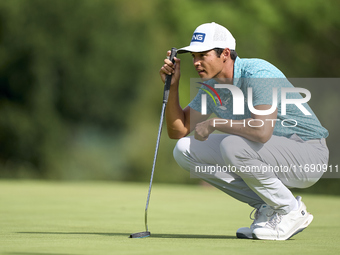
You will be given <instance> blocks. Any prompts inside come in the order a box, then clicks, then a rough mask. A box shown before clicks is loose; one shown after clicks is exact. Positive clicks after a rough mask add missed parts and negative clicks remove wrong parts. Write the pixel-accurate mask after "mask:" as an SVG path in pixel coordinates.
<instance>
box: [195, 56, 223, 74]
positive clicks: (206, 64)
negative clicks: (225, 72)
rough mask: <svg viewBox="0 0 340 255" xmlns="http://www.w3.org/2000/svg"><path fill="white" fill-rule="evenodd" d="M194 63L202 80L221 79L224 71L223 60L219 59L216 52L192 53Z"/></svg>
mask: <svg viewBox="0 0 340 255" xmlns="http://www.w3.org/2000/svg"><path fill="white" fill-rule="evenodd" d="M191 55H192V57H193V63H194V66H195V68H196V71H197V72H198V75H199V76H200V77H201V79H202V80H209V79H212V78H219V76H221V72H222V69H223V58H222V57H217V54H216V52H215V51H214V50H209V51H204V52H192V53H191Z"/></svg>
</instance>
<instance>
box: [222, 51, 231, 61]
mask: <svg viewBox="0 0 340 255" xmlns="http://www.w3.org/2000/svg"><path fill="white" fill-rule="evenodd" d="M222 57H223V62H226V61H227V60H228V58H230V49H229V48H225V49H224V50H223V52H222Z"/></svg>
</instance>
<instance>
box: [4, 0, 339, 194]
mask: <svg viewBox="0 0 340 255" xmlns="http://www.w3.org/2000/svg"><path fill="white" fill-rule="evenodd" d="M339 10H340V2H339V1H337V0H328V1H321V0H299V1H296V0H285V1H270V0H256V1H255V0H253V1H252V0H238V1H231V0H230V1H219V0H212V1H202V0H186V1H183V0H173V1H171V2H169V1H163V0H143V1H140V0H125V1H123V0H98V1H93V0H55V1H46V0H11V1H1V2H0V177H1V178H39V179H54V180H89V179H90V180H118V181H148V180H149V178H150V171H151V166H152V159H153V153H154V148H155V143H156V137H157V130H158V123H159V116H160V111H161V104H162V91H163V84H162V82H161V80H160V78H159V74H158V71H159V69H160V67H161V66H162V64H163V59H164V57H165V54H166V51H167V50H168V49H170V48H171V47H182V46H186V45H188V44H189V43H190V39H191V36H192V33H193V31H194V29H195V28H196V27H197V26H198V25H200V24H202V23H205V22H212V21H215V22H217V23H219V24H221V25H224V26H226V27H227V28H228V29H229V30H230V31H231V32H232V33H233V35H234V37H235V38H236V41H237V48H236V49H237V52H238V55H239V56H240V57H243V58H252V57H256V58H262V59H265V60H268V61H269V62H271V63H273V64H274V65H275V66H277V67H278V68H279V69H281V70H282V71H283V72H284V73H285V74H286V76H287V77H319V78H320V77H334V78H335V77H338V76H339V68H340V18H339V15H338V12H339ZM179 57H180V58H181V60H182V65H181V70H182V72H181V73H182V77H181V81H182V83H181V91H180V93H181V104H182V106H183V107H184V106H185V105H186V104H188V103H189V83H190V78H193V77H197V75H196V72H195V70H194V68H193V67H192V64H191V63H192V62H191V57H190V56H189V54H188V55H181V56H179ZM305 88H307V89H309V90H310V91H311V92H312V100H311V101H310V104H311V105H312V108H313V109H314V111H315V112H316V113H317V115H318V117H319V119H320V121H321V122H322V123H323V125H324V126H325V127H326V128H327V129H328V130H329V131H330V137H329V139H328V145H329V148H330V152H331V160H330V164H333V165H337V164H339V162H340V156H339V149H338V146H337V145H338V142H339V141H340V136H339V134H338V132H337V131H338V128H337V127H338V126H339V124H340V120H339V118H338V116H339V114H338V110H337V109H339V106H340V105H339V95H340V88H339V86H336V85H335V86H326V85H325V84H320V85H319V86H314V87H313V88H312V87H308V86H306V87H305ZM313 96H314V97H313ZM175 143H176V141H174V140H170V139H168V138H167V136H166V132H163V135H162V139H161V145H160V151H159V155H158V162H157V169H156V174H155V181H158V182H176V183H197V182H198V180H195V179H190V177H189V174H188V173H187V172H185V171H184V170H182V169H180V168H179V167H178V166H177V164H176V163H175V161H174V159H173V157H172V150H173V147H174V145H175ZM339 187H340V185H339V180H338V179H333V180H331V179H325V180H322V181H320V183H318V184H317V185H315V186H313V187H311V188H309V189H307V191H310V192H322V193H338V194H340V188H339Z"/></svg>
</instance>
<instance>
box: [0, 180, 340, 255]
mask: <svg viewBox="0 0 340 255" xmlns="http://www.w3.org/2000/svg"><path fill="white" fill-rule="evenodd" d="M147 190H148V184H147V183H140V184H134V183H133V184H132V183H115V182H112V183H111V182H85V183H84V182H82V183H68V182H60V183H58V182H43V181H41V182H35V181H0V191H1V192H0V221H1V225H0V254H9V255H31V254H40V255H43V254H44V255H45V254H51V255H57V254H60V255H62V254H64V255H66V254H148V255H150V254H195V255H199V254H323V255H324V254H339V251H340V244H339V240H340V197H332V196H320V195H304V196H303V201H304V202H305V203H306V205H307V208H308V211H310V212H311V213H313V215H314V221H313V222H312V224H311V225H310V226H309V227H308V228H307V229H306V230H305V231H303V232H302V233H300V234H298V235H296V236H294V237H293V238H292V239H291V240H288V241H260V240H242V239H236V237H235V231H236V230H237V228H239V227H241V226H248V225H249V224H250V223H251V220H250V219H249V213H250V211H251V208H250V207H249V206H248V205H246V204H242V203H240V202H238V201H236V200H234V199H232V198H230V197H229V196H227V195H225V194H223V193H222V192H220V191H218V190H217V189H214V188H211V187H202V186H184V185H183V186H182V185H164V184H163V185H162V184H154V186H153V189H152V194H151V200H150V207H149V215H148V216H149V217H148V219H149V230H150V231H151V234H152V236H151V237H148V238H142V239H130V238H129V235H130V234H131V233H134V232H141V231H144V208H145V202H146V196H147Z"/></svg>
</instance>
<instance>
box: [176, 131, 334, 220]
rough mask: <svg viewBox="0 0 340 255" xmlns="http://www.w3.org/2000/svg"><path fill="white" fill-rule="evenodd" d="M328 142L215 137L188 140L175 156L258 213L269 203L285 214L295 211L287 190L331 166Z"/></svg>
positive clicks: (180, 143)
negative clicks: (256, 140) (257, 140)
mask: <svg viewBox="0 0 340 255" xmlns="http://www.w3.org/2000/svg"><path fill="white" fill-rule="evenodd" d="M328 156H329V152H328V148H327V145H326V141H325V139H320V140H319V139H317V140H310V141H303V140H302V139H301V138H300V137H298V136H297V135H293V136H292V137H291V138H285V137H279V136H272V137H271V139H270V140H269V141H268V142H266V143H265V144H262V143H256V142H252V141H250V140H248V139H245V138H243V137H240V136H237V135H227V134H211V135H210V136H209V138H208V140H206V141H203V142H202V141H198V140H196V139H195V138H194V137H192V136H189V137H184V138H182V139H180V140H179V141H178V142H177V145H176V147H175V149H174V157H175V160H176V161H177V163H178V164H179V165H180V166H181V167H183V168H184V169H185V170H187V171H190V174H191V175H192V176H195V177H198V178H201V179H203V180H205V181H206V182H208V183H210V184H212V185H213V186H215V187H216V188H218V189H220V190H222V191H223V192H225V193H227V194H229V195H230V196H232V197H234V198H235V199H237V200H239V201H242V202H245V203H248V204H249V205H250V206H252V207H254V208H259V207H260V206H261V205H262V204H268V205H269V206H271V207H272V208H273V209H274V210H275V211H278V212H280V213H282V214H287V213H289V212H290V211H291V210H293V209H294V208H295V207H296V199H295V197H294V196H293V194H292V192H291V191H290V190H289V188H293V187H294V188H307V187H309V186H311V185H313V184H314V183H315V182H317V181H318V180H319V179H320V178H321V176H322V174H323V173H324V172H323V171H322V169H324V166H325V165H327V164H328Z"/></svg>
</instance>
